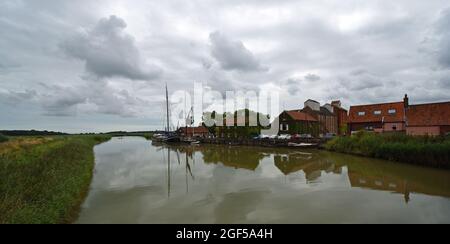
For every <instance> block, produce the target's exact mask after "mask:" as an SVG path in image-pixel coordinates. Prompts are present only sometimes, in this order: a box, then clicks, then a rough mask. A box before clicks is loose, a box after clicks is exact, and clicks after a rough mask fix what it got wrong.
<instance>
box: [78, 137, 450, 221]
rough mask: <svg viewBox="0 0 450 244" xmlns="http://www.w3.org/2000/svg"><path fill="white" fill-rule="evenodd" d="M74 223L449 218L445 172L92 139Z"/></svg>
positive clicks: (315, 156)
mask: <svg viewBox="0 0 450 244" xmlns="http://www.w3.org/2000/svg"><path fill="white" fill-rule="evenodd" d="M94 150H95V157H96V166H95V172H94V178H93V181H92V185H91V190H90V192H89V194H88V197H87V198H86V201H85V202H84V204H83V205H82V209H81V212H80V215H79V218H78V220H77V221H76V223H450V171H445V170H437V169H431V168H423V167H416V166H411V165H405V164H399V163H392V162H387V161H382V160H375V159H368V158H362V157H355V156H349V155H343V154H337V153H330V152H325V151H317V150H298V149H284V148H259V147H238V146H222V145H221V146H219V145H198V146H170V147H167V146H164V145H152V143H151V141H147V140H145V139H144V138H140V137H124V138H113V139H112V140H111V141H109V142H106V143H103V144H101V145H98V146H96V147H95V149H94Z"/></svg>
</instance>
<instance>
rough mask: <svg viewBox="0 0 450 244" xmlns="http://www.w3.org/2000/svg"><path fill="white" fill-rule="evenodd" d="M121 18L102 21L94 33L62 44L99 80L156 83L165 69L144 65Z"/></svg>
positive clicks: (113, 17)
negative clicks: (112, 79)
mask: <svg viewBox="0 0 450 244" xmlns="http://www.w3.org/2000/svg"><path fill="white" fill-rule="evenodd" d="M126 27H127V24H126V23H125V21H124V20H123V19H121V18H118V17H116V16H114V15H113V16H110V17H109V18H107V19H106V18H104V19H101V20H100V21H99V22H98V24H97V25H96V26H95V27H94V28H93V29H90V30H87V31H84V32H80V33H78V34H77V35H75V36H74V37H73V38H71V39H69V40H66V41H65V42H63V43H62V44H61V47H62V48H63V50H64V51H65V52H66V53H67V54H68V55H70V56H72V57H75V58H77V59H80V60H82V61H84V62H85V67H86V70H87V71H88V72H89V73H91V74H93V75H95V76H97V77H99V78H111V77H115V76H118V77H124V78H128V79H131V80H152V79H155V78H157V77H159V76H160V74H161V70H160V69H159V68H157V67H155V66H154V65H149V64H144V62H143V60H142V57H141V54H140V51H139V49H138V48H137V46H136V44H135V40H134V38H133V37H132V36H131V35H129V34H127V33H126V32H125V28H126Z"/></svg>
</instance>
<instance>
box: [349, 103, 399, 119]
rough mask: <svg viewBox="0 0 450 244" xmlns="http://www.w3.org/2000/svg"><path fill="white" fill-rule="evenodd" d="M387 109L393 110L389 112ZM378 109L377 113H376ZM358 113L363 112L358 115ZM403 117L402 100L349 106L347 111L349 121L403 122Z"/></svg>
mask: <svg viewBox="0 0 450 244" xmlns="http://www.w3.org/2000/svg"><path fill="white" fill-rule="evenodd" d="M389 110H395V113H394V114H390V113H389ZM376 111H377V112H378V111H379V114H377V113H376ZM359 113H364V115H360V114H359ZM404 118H405V109H404V103H403V102H394V103H380V104H368V105H358V106H351V107H350V112H349V122H350V123H367V122H383V121H384V122H403V121H404Z"/></svg>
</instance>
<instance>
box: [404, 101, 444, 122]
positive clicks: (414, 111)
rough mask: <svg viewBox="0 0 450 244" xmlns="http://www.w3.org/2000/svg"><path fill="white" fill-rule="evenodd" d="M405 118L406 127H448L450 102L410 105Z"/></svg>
mask: <svg viewBox="0 0 450 244" xmlns="http://www.w3.org/2000/svg"><path fill="white" fill-rule="evenodd" d="M406 116H407V119H408V126H437V125H450V102H443V103H430V104H418V105H411V106H409V108H408V110H407V111H406Z"/></svg>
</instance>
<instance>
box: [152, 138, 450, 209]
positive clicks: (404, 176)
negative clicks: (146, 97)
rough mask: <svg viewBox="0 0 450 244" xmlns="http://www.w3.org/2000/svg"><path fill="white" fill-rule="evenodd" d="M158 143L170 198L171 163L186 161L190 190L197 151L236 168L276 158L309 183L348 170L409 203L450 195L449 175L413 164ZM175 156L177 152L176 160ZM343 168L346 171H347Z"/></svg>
mask: <svg viewBox="0 0 450 244" xmlns="http://www.w3.org/2000/svg"><path fill="white" fill-rule="evenodd" d="M154 146H157V147H159V150H163V151H165V153H167V157H166V158H167V171H168V177H167V180H168V182H167V186H168V196H169V197H170V188H171V172H170V171H171V167H170V166H171V164H172V163H174V162H173V161H176V162H177V163H178V164H180V165H181V164H184V166H185V177H186V181H185V184H186V192H187V193H188V192H189V182H190V181H194V180H195V177H194V175H195V172H193V171H192V167H191V165H192V164H194V163H195V156H194V155H195V153H196V152H199V153H201V156H202V159H203V162H204V163H205V164H222V165H224V166H226V167H230V168H233V169H241V170H250V171H255V170H257V168H258V167H259V166H260V163H261V162H262V160H263V159H266V160H267V159H268V160H269V161H270V160H273V164H274V165H275V167H276V168H277V169H278V170H279V171H280V172H281V173H282V174H283V175H285V176H288V175H292V174H296V173H299V172H303V173H304V175H305V179H306V183H312V182H314V183H317V182H318V180H319V179H320V178H321V177H322V176H323V175H326V174H330V173H332V174H337V175H342V174H343V172H345V174H346V175H347V177H348V179H349V182H350V185H351V187H354V188H361V189H370V190H377V191H386V192H391V193H398V194H402V195H403V196H404V200H405V203H408V202H409V201H410V200H411V193H419V194H426V195H432V196H444V197H450V179H448V177H437V178H436V177H435V175H433V174H431V175H430V176H429V177H428V176H427V174H426V173H425V174H423V172H420V174H418V172H419V171H420V170H421V169H420V168H414V169H410V167H411V166H409V165H401V164H395V163H391V162H381V161H380V162H378V161H376V160H372V159H365V158H357V157H351V156H344V155H339V156H336V154H329V153H324V152H321V151H308V152H301V151H292V150H288V149H277V148H257V147H232V146H215V145H208V146H203V145H196V146H190V145H185V146H168V145H162V144H154ZM173 155H176V158H175V159H174V157H173ZM171 156H172V157H171ZM356 159H357V160H356ZM355 160H356V161H355ZM366 161H367V162H366ZM369 161H374V162H369ZM343 168H346V170H345V171H344V170H343ZM404 168H408V170H404ZM418 175H420V177H419V176H418Z"/></svg>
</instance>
